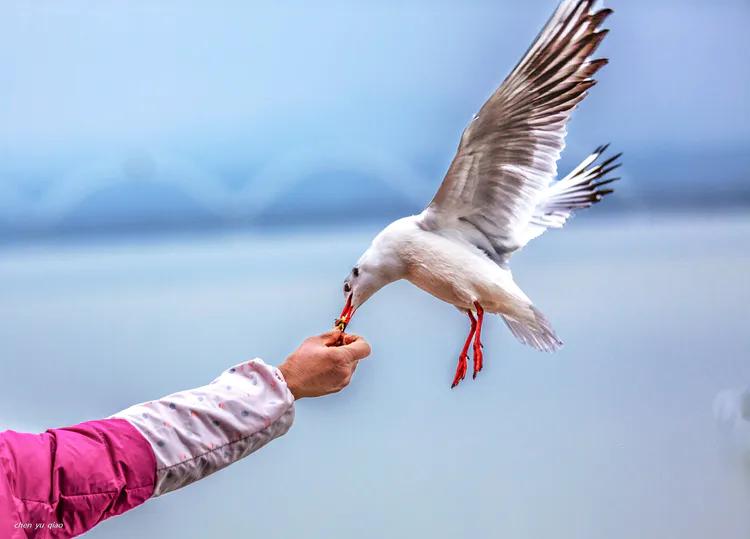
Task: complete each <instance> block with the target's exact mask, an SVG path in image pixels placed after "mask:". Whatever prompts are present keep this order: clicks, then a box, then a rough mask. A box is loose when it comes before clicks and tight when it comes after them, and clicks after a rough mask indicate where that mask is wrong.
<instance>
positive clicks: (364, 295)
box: [336, 237, 405, 331]
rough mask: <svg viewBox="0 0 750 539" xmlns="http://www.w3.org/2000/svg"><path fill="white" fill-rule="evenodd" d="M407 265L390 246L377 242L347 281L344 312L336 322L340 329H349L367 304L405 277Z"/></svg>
mask: <svg viewBox="0 0 750 539" xmlns="http://www.w3.org/2000/svg"><path fill="white" fill-rule="evenodd" d="M403 268H404V264H403V262H402V261H401V258H400V257H399V256H398V252H397V251H396V250H395V249H393V248H392V245H391V244H390V242H387V241H382V239H381V238H380V237H377V238H375V240H374V241H373V243H372V245H371V246H370V248H369V249H367V251H365V252H364V254H363V255H362V256H361V257H360V258H359V261H358V262H357V264H356V265H355V266H354V267H353V268H352V270H351V271H350V272H349V275H347V277H346V279H344V286H343V290H344V299H345V301H346V303H345V304H344V309H343V310H342V311H341V315H340V316H339V318H338V319H337V320H336V327H338V328H339V329H340V330H342V331H343V330H344V329H346V326H347V324H348V323H349V322H350V321H351V319H352V316H354V311H356V310H357V309H358V308H359V307H360V306H361V305H362V304H363V303H364V302H365V301H367V300H368V299H370V297H371V296H372V295H373V294H374V293H375V292H377V291H378V290H380V289H381V288H383V287H384V286H385V285H387V284H388V283H392V282H393V281H396V280H398V279H401V278H402V277H403V276H404V273H405V272H404V269H403Z"/></svg>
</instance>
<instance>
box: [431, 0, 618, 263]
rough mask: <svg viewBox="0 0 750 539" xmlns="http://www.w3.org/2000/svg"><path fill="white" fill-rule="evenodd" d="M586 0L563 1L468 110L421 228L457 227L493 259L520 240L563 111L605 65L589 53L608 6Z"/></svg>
mask: <svg viewBox="0 0 750 539" xmlns="http://www.w3.org/2000/svg"><path fill="white" fill-rule="evenodd" d="M594 1H595V0H563V1H562V2H561V3H560V5H559V6H558V8H557V10H556V11H555V13H554V14H553V15H552V17H551V18H550V20H549V21H548V22H547V24H546V25H545V27H544V28H543V29H542V31H541V32H540V34H539V35H538V36H537V38H536V40H535V41H534V43H533V44H532V45H531V47H530V48H529V50H528V51H527V52H526V54H525V55H524V57H523V58H522V59H521V61H520V62H519V63H518V65H517V66H516V67H515V68H514V69H513V71H512V72H511V73H510V75H508V77H507V78H506V79H505V81H504V82H503V83H502V84H501V85H500V87H499V88H498V89H497V90H496V91H495V93H494V94H493V95H492V96H491V97H490V98H489V100H488V101H487V102H486V103H485V104H484V105H483V106H482V108H481V109H480V111H479V113H478V114H477V115H476V116H474V119H473V120H472V121H471V123H469V125H468V126H467V127H466V129H465V130H464V132H463V135H462V136H461V142H460V144H459V146H458V151H457V153H456V156H455V157H454V159H453V162H452V163H451V165H450V168H449V169H448V172H447V173H446V176H445V179H444V180H443V183H442V185H441V186H440V188H439V190H438V192H437V194H436V195H435V198H434V199H433V200H432V202H431V203H430V205H429V206H428V207H427V209H426V210H425V212H424V213H423V218H422V224H423V226H424V227H425V228H427V229H432V230H439V229H447V228H458V229H460V230H462V231H463V233H464V234H465V235H468V236H469V237H470V238H471V239H472V241H473V242H474V243H475V244H477V245H478V246H479V247H481V248H482V249H484V250H485V251H487V252H488V253H489V255H490V256H491V257H492V258H493V259H494V260H496V261H497V262H498V263H503V262H504V261H505V260H507V258H508V256H509V255H510V253H512V252H513V251H514V250H516V249H517V248H518V247H519V246H520V245H521V244H522V241H521V239H520V238H519V235H521V234H522V233H523V231H524V230H525V229H526V227H527V225H528V224H529V221H530V220H531V217H532V215H533V213H534V209H535V207H536V205H537V203H538V202H539V200H540V197H541V195H542V194H543V193H544V190H545V189H546V188H547V187H548V186H549V184H550V182H551V181H552V180H553V179H554V177H555V176H556V174H557V160H558V158H559V157H560V152H561V151H562V149H563V148H564V146H565V134H566V130H565V126H566V124H567V122H568V119H569V118H570V115H571V112H572V111H573V109H574V108H575V107H576V105H578V103H579V102H580V101H581V100H582V99H583V98H584V97H585V96H586V94H587V90H588V89H589V88H591V87H592V86H593V85H594V84H595V81H594V80H593V79H592V78H591V77H592V76H593V75H594V73H596V72H597V71H598V70H599V68H600V67H602V66H603V65H604V64H606V63H607V60H606V59H603V58H602V59H597V60H591V59H590V56H591V55H592V54H593V52H594V51H595V50H596V48H597V46H598V45H599V43H600V42H601V41H602V39H603V38H604V36H605V35H606V33H607V30H599V25H600V24H601V23H602V22H603V21H604V19H606V18H607V16H608V15H609V14H610V13H611V12H612V10H609V9H601V10H599V11H593V9H592V6H593V4H594Z"/></svg>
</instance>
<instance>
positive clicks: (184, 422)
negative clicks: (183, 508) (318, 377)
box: [112, 359, 294, 496]
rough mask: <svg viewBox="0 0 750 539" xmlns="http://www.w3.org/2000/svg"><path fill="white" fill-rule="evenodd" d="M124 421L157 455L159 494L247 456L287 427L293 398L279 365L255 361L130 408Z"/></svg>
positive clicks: (184, 484)
mask: <svg viewBox="0 0 750 539" xmlns="http://www.w3.org/2000/svg"><path fill="white" fill-rule="evenodd" d="M112 417H117V418H121V419H125V420H127V421H129V422H130V423H131V424H132V425H133V426H134V427H135V428H136V429H138V431H139V432H140V433H141V434H142V435H143V437H144V438H146V440H148V441H149V443H150V444H151V447H152V448H153V450H154V455H155V456H156V488H155V489H154V494H153V495H154V496H159V495H161V494H165V493H167V492H171V491H173V490H176V489H178V488H181V487H184V486H186V485H188V484H190V483H192V482H194V481H198V480H199V479H202V478H204V477H206V476H207V475H210V474H212V473H213V472H215V471H217V470H220V469H221V468H224V467H226V466H228V465H230V464H231V463H233V462H235V461H237V460H239V459H241V458H244V457H246V456H247V455H249V454H250V453H252V452H253V451H256V450H257V449H260V448H261V447H262V446H264V445H265V444H267V443H268V442H270V441H271V440H273V439H274V438H276V437H278V436H281V435H282V434H284V433H286V431H288V430H289V427H291V425H292V421H293V420H294V397H293V396H292V393H291V392H290V391H289V388H288V387H287V386H286V382H285V381H284V377H283V376H282V374H281V371H279V369H277V368H275V367H272V366H270V365H266V364H265V363H264V362H263V361H262V360H260V359H253V360H252V361H249V362H245V363H241V364H239V365H235V366H234V367H232V368H231V369H228V370H227V371H224V372H223V373H222V374H221V375H220V376H219V377H218V378H216V379H215V380H214V381H213V382H211V383H210V384H209V385H207V386H202V387H198V388H195V389H189V390H186V391H180V392H178V393H173V394H171V395H167V396H166V397H163V398H161V399H159V400H155V401H149V402H144V403H142V404H136V405H135V406H131V407H130V408H127V409H126V410H123V411H122V412H118V413H117V414H115V415H113V416H112Z"/></svg>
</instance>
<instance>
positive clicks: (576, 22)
mask: <svg viewBox="0 0 750 539" xmlns="http://www.w3.org/2000/svg"><path fill="white" fill-rule="evenodd" d="M594 3H595V0H563V1H562V2H561V3H560V4H559V6H558V7H557V9H556V10H555V12H554V13H553V15H552V17H551V18H550V19H549V21H548V22H547V24H546V25H545V26H544V28H543V29H542V31H541V32H540V33H539V35H538V36H537V38H536V40H535V41H534V43H533V44H532V45H531V47H530V48H529V49H528V51H527V52H526V54H525V55H524V56H523V58H522V59H521V61H520V62H519V63H518V65H516V67H515V68H514V69H513V70H512V71H511V73H510V74H509V75H508V76H507V78H506V79H505V81H504V82H503V83H502V84H501V85H500V87H499V88H497V90H495V92H494V93H493V94H492V96H491V97H490V98H489V99H488V100H487V102H486V103H485V104H484V105H483V106H482V108H481V109H480V110H479V112H478V113H477V114H476V115H474V117H473V118H472V120H471V122H470V123H469V125H468V126H467V127H466V129H465V130H464V132H463V134H462V135H461V141H460V143H459V146H458V150H457V153H456V155H455V157H454V158H453V161H452V163H451V165H450V167H449V168H448V172H447V173H446V175H445V178H444V179H443V182H442V184H441V185H440V187H439V189H438V191H437V193H436V194H435V197H434V198H433V199H432V201H431V202H430V204H429V205H428V206H427V208H426V209H425V210H424V211H422V213H420V214H419V215H412V216H409V217H404V218H402V219H398V220H397V221H394V222H393V223H391V224H389V225H388V226H387V227H386V228H385V229H383V230H382V231H381V232H380V233H379V234H378V235H377V236H376V237H375V239H374V240H373V241H372V243H371V245H370V247H369V248H368V249H367V250H366V251H365V252H364V254H363V255H362V256H361V257H360V258H359V260H358V262H357V263H356V265H355V266H354V267H353V268H352V270H351V272H350V273H349V275H348V276H347V277H346V279H345V280H344V297H345V305H344V309H343V310H342V312H341V315H340V316H339V318H338V319H336V322H335V324H336V325H335V327H337V328H338V329H340V330H341V331H343V330H345V329H346V326H347V324H348V323H349V322H350V321H351V318H352V316H353V315H354V312H355V311H356V310H357V309H358V308H359V307H360V306H361V305H362V304H363V303H364V302H365V301H367V300H368V299H369V298H370V297H371V296H372V295H373V294H375V292H377V291H378V290H380V289H381V288H383V287H384V286H385V285H387V284H389V283H392V282H394V281H397V280H400V279H406V280H408V281H410V282H411V283H412V284H414V285H416V286H417V287H419V288H421V289H422V290H424V291H426V292H428V293H430V294H432V295H433V296H435V297H437V298H439V299H441V300H443V301H445V302H447V303H450V304H452V305H454V306H455V307H456V308H458V309H459V310H460V311H461V312H463V313H466V315H468V318H469V322H470V329H469V334H468V337H467V338H466V341H465V342H464V345H463V348H462V349H461V353H460V354H459V359H458V365H457V367H456V373H455V376H454V378H453V383H452V385H451V387H455V386H456V385H458V383H459V382H460V381H461V380H463V379H464V378H465V376H466V371H467V368H468V366H467V365H468V351H469V346H471V345H472V343H473V360H474V362H473V377H474V378H476V376H477V373H478V372H480V371H481V370H482V366H483V351H482V348H483V347H482V340H481V339H482V322H483V319H484V314H485V313H495V314H499V315H500V316H502V318H503V319H504V321H505V323H506V324H507V326H508V328H509V329H510V331H511V332H512V333H513V335H514V336H515V337H516V338H517V339H518V340H519V341H520V342H522V343H523V344H526V345H529V346H532V347H534V348H536V349H537V350H541V351H546V352H553V351H555V350H557V349H558V348H559V347H560V346H562V344H563V343H562V341H561V340H560V339H559V338H558V337H557V335H556V334H555V331H554V330H553V329H552V326H551V325H550V323H549V321H548V320H547V318H546V317H545V316H544V314H542V312H541V311H540V310H539V309H538V308H537V307H535V306H534V304H533V303H532V301H531V300H530V299H529V297H528V296H527V295H526V294H524V292H523V290H521V288H520V287H519V286H518V285H517V284H516V283H515V281H514V280H513V275H512V273H511V270H510V267H509V261H510V258H511V256H512V254H513V253H515V252H516V251H519V250H520V249H522V248H523V247H524V246H525V245H526V244H527V243H528V242H529V241H531V240H532V239H534V238H536V237H538V236H540V235H541V234H542V233H544V231H545V230H547V229H548V228H560V227H562V226H563V225H564V224H565V222H566V221H567V220H568V218H569V217H570V216H571V215H572V214H573V212H575V211H577V210H580V209H583V208H588V207H589V206H591V205H592V204H594V203H596V202H599V201H600V200H601V199H602V198H603V197H605V196H606V195H608V194H609V193H612V192H613V190H612V189H611V188H610V187H611V186H609V184H610V183H611V182H613V181H615V180H617V179H619V178H616V177H608V174H609V173H610V172H611V171H612V170H614V169H615V168H617V167H618V166H620V163H619V162H617V160H618V158H619V157H620V155H621V154H617V155H614V156H612V157H609V158H604V157H602V156H603V154H604V152H605V151H606V150H607V147H608V145H605V146H600V147H598V148H596V149H595V150H594V152H593V153H591V155H589V156H588V157H586V159H584V160H583V161H582V162H581V163H580V164H579V165H578V166H577V167H575V168H574V169H573V170H572V171H571V172H570V173H569V174H568V175H566V176H564V177H562V178H560V179H556V177H557V160H558V159H559V157H560V152H561V151H562V150H563V148H564V146H565V135H566V124H567V122H568V120H569V118H570V115H571V113H572V112H573V110H574V109H575V108H576V106H577V105H578V104H579V103H580V102H581V101H582V100H583V98H584V97H586V95H587V94H588V90H589V89H590V88H591V87H592V86H594V84H596V81H595V80H594V79H593V78H592V77H593V75H594V74H595V73H596V72H597V71H598V70H599V69H600V68H601V67H602V66H604V65H605V64H606V63H607V59H606V58H599V59H591V55H592V54H593V53H594V51H595V50H596V49H597V47H598V46H599V44H600V43H601V41H602V40H603V39H604V36H605V35H606V34H607V32H608V30H605V29H602V30H600V29H599V27H600V25H601V24H602V22H603V21H604V20H605V19H606V18H607V17H608V16H609V15H610V14H611V13H612V10H610V9H598V10H595V9H594V7H593V4H594ZM600 158H601V159H600ZM605 186H607V187H605Z"/></svg>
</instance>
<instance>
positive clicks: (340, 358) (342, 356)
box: [279, 330, 370, 399]
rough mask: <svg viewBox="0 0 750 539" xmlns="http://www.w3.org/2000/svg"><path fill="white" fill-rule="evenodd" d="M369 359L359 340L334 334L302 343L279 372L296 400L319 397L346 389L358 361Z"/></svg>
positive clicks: (361, 341)
mask: <svg viewBox="0 0 750 539" xmlns="http://www.w3.org/2000/svg"><path fill="white" fill-rule="evenodd" d="M369 355H370V345H369V344H367V341H365V340H364V339H363V338H362V337H359V336H357V335H348V334H346V333H342V332H341V331H338V330H333V331H329V332H327V333H323V334H322V335H318V336H315V337H309V338H307V339H305V340H304V341H303V343H302V344H301V345H300V347H299V348H297V350H295V351H294V352H292V353H291V354H290V355H289V357H288V358H286V361H284V363H283V364H282V365H280V366H279V370H280V371H281V374H282V375H283V376H284V379H285V380H286V384H287V387H288V388H289V391H291V392H292V395H294V398H295V399H301V398H304V397H321V396H323V395H328V394H329V393H336V392H337V391H341V390H342V389H344V388H345V387H346V386H348V385H349V381H350V380H351V379H352V374H354V370H355V369H356V368H357V363H359V360H360V359H363V358H366V357H367V356H369Z"/></svg>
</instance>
